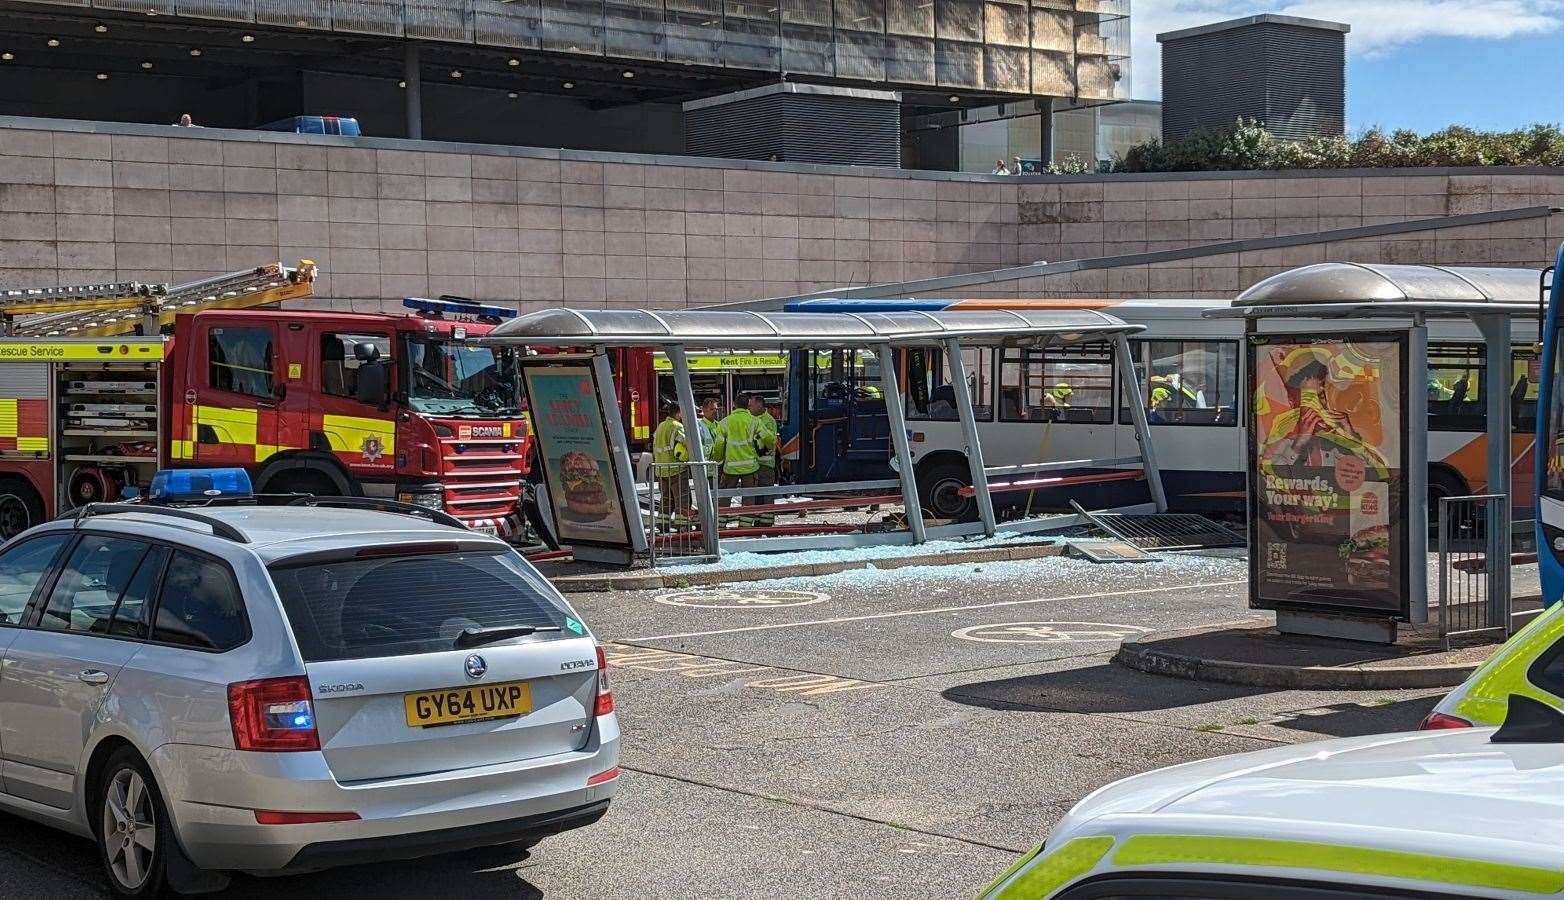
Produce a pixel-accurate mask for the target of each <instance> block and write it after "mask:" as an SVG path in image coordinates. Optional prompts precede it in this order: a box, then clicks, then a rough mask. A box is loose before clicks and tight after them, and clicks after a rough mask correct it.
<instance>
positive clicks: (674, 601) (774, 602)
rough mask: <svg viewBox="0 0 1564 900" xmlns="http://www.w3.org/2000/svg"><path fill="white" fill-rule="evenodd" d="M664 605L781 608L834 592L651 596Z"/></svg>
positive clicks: (705, 592) (819, 599) (822, 599)
mask: <svg viewBox="0 0 1564 900" xmlns="http://www.w3.org/2000/svg"><path fill="white" fill-rule="evenodd" d="M652 599H653V600H655V601H657V602H658V603H661V604H663V605H664V606H683V607H690V608H695V609H780V608H782V607H786V606H810V605H812V604H815V603H824V602H825V601H827V600H829V599H831V595H829V594H823V593H821V592H819V591H781V590H772V591H765V590H722V589H718V590H697V591H674V592H673V593H669V594H658V595H657V596H656V597H653V598H652Z"/></svg>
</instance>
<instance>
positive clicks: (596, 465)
mask: <svg viewBox="0 0 1564 900" xmlns="http://www.w3.org/2000/svg"><path fill="white" fill-rule="evenodd" d="M525 371H526V380H527V399H528V402H529V404H530V406H531V412H532V427H533V431H534V433H535V434H536V436H537V440H538V452H539V457H540V458H541V459H542V460H543V472H544V476H545V477H546V478H547V480H548V492H549V501H550V505H551V506H552V507H553V512H554V523H555V527H556V528H557V529H558V531H559V539H560V541H561V542H563V543H570V544H607V545H614V546H627V545H629V544H630V535H629V527H628V526H627V525H626V522H625V514H624V507H623V505H621V503H620V501H619V493H618V490H617V488H616V487H615V485H616V484H617V482H616V480H615V478H614V462H613V454H611V453H610V452H609V449H608V431H607V428H606V427H605V426H604V424H603V407H602V403H601V402H600V401H599V400H598V393H597V386H596V383H595V381H594V379H593V377H592V369H591V368H590V367H589V366H529V367H527V368H526V370H525Z"/></svg>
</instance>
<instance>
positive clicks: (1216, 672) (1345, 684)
mask: <svg viewBox="0 0 1564 900" xmlns="http://www.w3.org/2000/svg"><path fill="white" fill-rule="evenodd" d="M1165 636H1166V635H1158V634H1156V633H1155V632H1153V633H1151V634H1147V635H1142V636H1140V637H1138V638H1130V639H1126V640H1125V641H1124V643H1122V644H1121V645H1120V646H1119V651H1118V652H1117V653H1115V654H1114V656H1113V661H1114V662H1115V663H1117V664H1118V665H1121V666H1124V667H1125V668H1128V669H1134V670H1135V671H1137V672H1146V673H1148V674H1151V675H1165V676H1168V677H1171V678H1183V679H1186V680H1190V681H1211V682H1217V683H1220V684H1233V685H1242V686H1245V687H1261V688H1272V689H1276V690H1316V691H1319V690H1340V691H1379V690H1393V689H1399V688H1441V687H1455V686H1457V685H1459V684H1461V683H1462V682H1463V681H1465V680H1466V679H1467V678H1468V677H1470V676H1471V674H1472V672H1473V671H1475V670H1476V669H1477V667H1478V666H1479V665H1481V663H1480V662H1462V663H1447V664H1434V665H1424V666H1381V665H1372V664H1358V665H1346V666H1285V665H1273V664H1269V663H1254V662H1238V661H1234V660H1223V659H1204V658H1201V657H1198V656H1192V655H1189V654H1183V653H1173V652H1170V651H1167V650H1158V649H1153V648H1151V647H1149V646H1147V644H1148V642H1151V641H1155V640H1158V639H1159V637H1165Z"/></svg>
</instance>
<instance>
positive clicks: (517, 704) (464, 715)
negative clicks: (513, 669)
mask: <svg viewBox="0 0 1564 900" xmlns="http://www.w3.org/2000/svg"><path fill="white" fill-rule="evenodd" d="M402 703H403V704H404V705H405V706H406V707H407V724H408V725H409V726H411V727H413V728H428V727H430V726H432V725H455V724H457V723H459V722H486V721H489V720H491V719H514V718H516V717H517V716H524V715H526V714H527V713H529V712H532V687H531V685H529V684H527V682H525V681H503V682H500V683H499V684H477V685H473V686H471V687H459V688H448V689H446V690H443V691H420V692H418V693H416V694H403V695H402Z"/></svg>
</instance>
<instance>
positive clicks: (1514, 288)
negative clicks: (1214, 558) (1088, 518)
mask: <svg viewBox="0 0 1564 900" xmlns="http://www.w3.org/2000/svg"><path fill="white" fill-rule="evenodd" d="M1543 275H1544V273H1543V271H1542V270H1541V269H1503V268H1481V267H1462V266H1429V265H1370V264H1364V263H1316V264H1314V265H1309V266H1303V267H1301V268H1297V269H1290V270H1288V271H1286V272H1282V273H1280V274H1277V275H1273V276H1271V277H1270V278H1267V279H1265V280H1264V281H1261V282H1260V283H1258V284H1256V285H1254V286H1253V287H1251V288H1249V289H1248V290H1246V291H1244V292H1243V293H1242V294H1240V295H1239V296H1238V299H1236V300H1234V301H1233V303H1232V306H1231V307H1228V308H1217V309H1210V310H1206V312H1205V313H1204V315H1205V316H1206V317H1207V318H1242V319H1245V320H1246V326H1245V330H1246V331H1247V332H1249V333H1259V324H1260V322H1261V321H1262V320H1271V321H1277V320H1290V321H1297V322H1302V321H1315V322H1317V321H1318V320H1321V319H1333V320H1335V319H1348V320H1375V321H1382V320H1385V319H1391V320H1400V321H1403V322H1407V323H1409V328H1408V330H1409V334H1410V340H1409V341H1408V371H1409V372H1411V373H1412V378H1413V379H1414V380H1417V379H1422V378H1424V377H1425V376H1426V374H1427V372H1428V321H1429V320H1430V319H1462V318H1464V319H1469V320H1471V322H1472V324H1473V325H1475V326H1476V327H1477V329H1478V331H1479V332H1480V333H1481V334H1482V337H1483V341H1484V343H1485V344H1486V346H1487V354H1486V357H1485V360H1484V367H1483V384H1484V393H1485V400H1486V404H1487V408H1488V421H1487V425H1488V429H1487V450H1488V488H1487V491H1486V493H1490V494H1503V495H1504V496H1505V497H1509V498H1510V500H1511V502H1510V503H1508V504H1506V506H1505V509H1504V516H1503V519H1504V527H1503V528H1501V529H1499V531H1500V533H1499V534H1498V535H1497V536H1496V537H1495V540H1496V541H1497V542H1498V545H1497V546H1496V547H1495V548H1494V549H1495V555H1496V556H1497V557H1498V558H1499V559H1500V560H1501V561H1502V562H1501V563H1500V565H1499V566H1498V567H1497V569H1496V570H1495V571H1496V573H1497V575H1496V577H1495V579H1494V583H1492V584H1491V585H1490V588H1489V590H1490V597H1491V599H1492V602H1494V603H1495V604H1498V603H1503V604H1504V605H1505V606H1506V607H1508V604H1509V597H1510V577H1509V564H1508V561H1509V559H1510V529H1509V522H1510V518H1511V515H1512V511H1513V506H1514V504H1513V496H1512V490H1511V478H1510V467H1511V466H1510V433H1511V430H1512V427H1513V425H1512V422H1511V421H1510V374H1511V369H1510V364H1511V362H1510V353H1511V348H1510V345H1511V334H1510V332H1511V328H1510V324H1511V320H1512V319H1515V318H1522V319H1526V318H1530V319H1536V318H1538V315H1539V313H1538V296H1539V291H1540V290H1541V288H1542V285H1543ZM1365 330H1367V329H1365ZM1268 333H1271V332H1268ZM1274 333H1285V332H1274ZM1495 375H1497V376H1498V377H1492V376H1495ZM1421 387H1422V385H1421V382H1418V383H1414V384H1409V385H1408V391H1407V420H1408V421H1409V422H1410V423H1411V427H1410V428H1409V429H1408V430H1409V432H1410V434H1409V435H1408V440H1407V446H1406V453H1407V459H1406V468H1407V476H1406V477H1407V496H1408V501H1409V506H1410V509H1409V510H1408V512H1409V514H1410V520H1411V523H1412V527H1411V528H1410V529H1409V531H1410V533H1409V535H1408V540H1407V555H1408V556H1409V557H1410V558H1411V570H1412V571H1411V580H1410V583H1409V585H1408V590H1409V591H1410V593H1411V605H1412V610H1411V621H1412V623H1413V624H1423V623H1426V622H1427V621H1428V563H1427V559H1428V516H1429V509H1428V424H1427V423H1428V393H1427V391H1426V390H1423V389H1421ZM1253 489H1254V486H1253V485H1251V486H1250V490H1251V491H1252V490H1253ZM1419 525H1421V527H1419ZM1251 552H1253V548H1251ZM1276 622H1277V628H1278V629H1280V630H1282V631H1292V632H1296V633H1302V634H1315V635H1325V636H1328V637H1348V638H1355V639H1364V640H1373V641H1384V640H1385V636H1384V631H1385V625H1386V622H1385V620H1370V619H1357V618H1354V617H1350V616H1328V617H1327V616H1323V615H1321V614H1313V613H1302V612H1293V613H1291V614H1289V613H1288V611H1286V610H1278V611H1277V615H1276ZM1388 625H1389V629H1390V631H1389V636H1390V639H1391V640H1393V639H1394V635H1395V632H1394V628H1395V624H1394V622H1389V623H1388Z"/></svg>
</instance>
